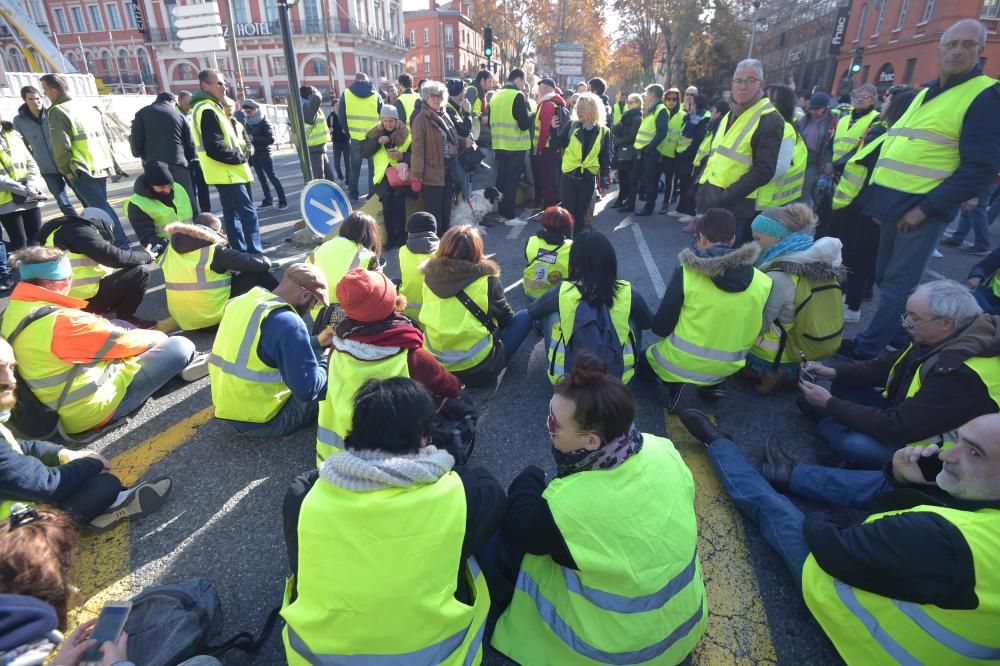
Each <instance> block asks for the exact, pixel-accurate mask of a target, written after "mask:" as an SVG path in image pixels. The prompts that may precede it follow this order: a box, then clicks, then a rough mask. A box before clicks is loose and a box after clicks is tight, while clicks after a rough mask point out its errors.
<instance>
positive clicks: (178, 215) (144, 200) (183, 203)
mask: <svg viewBox="0 0 1000 666" xmlns="http://www.w3.org/2000/svg"><path fill="white" fill-rule="evenodd" d="M173 193H174V205H173V206H168V205H167V204H165V203H163V202H162V201H160V200H158V199H152V198H150V197H144V196H142V195H141V194H133V195H132V196H130V197H129V198H128V199H126V200H125V206H124V213H125V217H126V218H128V213H129V206H135V207H136V208H138V209H139V210H141V211H142V212H144V213H145V214H146V215H149V217H150V219H152V220H153V226H154V228H155V229H156V236H157V238H162V239H163V240H167V239H169V238H170V234H168V233H167V232H166V231H165V229H166V227H167V225H168V224H173V223H174V222H183V223H184V224H191V220H192V219H193V218H194V211H193V210H192V208H191V198H190V197H189V196H188V193H187V190H185V189H184V188H183V187H181V186H180V185H177V184H174V190H173Z"/></svg>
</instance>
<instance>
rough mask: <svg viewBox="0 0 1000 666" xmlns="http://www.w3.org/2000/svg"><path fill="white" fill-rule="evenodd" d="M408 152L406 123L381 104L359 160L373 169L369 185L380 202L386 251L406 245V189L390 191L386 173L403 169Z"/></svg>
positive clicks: (408, 189)
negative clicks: (398, 168) (373, 167)
mask: <svg viewBox="0 0 1000 666" xmlns="http://www.w3.org/2000/svg"><path fill="white" fill-rule="evenodd" d="M409 150H410V131H409V130H408V129H407V128H406V123H404V122H401V121H400V120H399V113H398V112H397V111H396V107H395V106H393V105H391V104H383V105H382V112H381V117H380V119H379V122H378V123H377V124H375V125H374V126H373V127H372V128H371V129H369V130H368V133H367V134H366V135H365V142H364V144H362V146H361V157H363V158H366V159H371V160H372V164H374V165H375V173H374V175H373V177H372V178H373V180H372V182H373V183H374V184H375V194H377V195H378V198H379V200H380V201H381V202H382V220H383V221H384V222H385V234H386V244H385V248H384V249H386V250H390V249H392V248H394V247H399V246H400V245H402V244H403V243H404V242H405V241H406V232H405V231H404V229H405V227H406V194H407V192H409V191H410V188H409V187H408V186H407V187H395V188H394V187H392V184H391V183H390V182H389V177H388V176H387V175H386V170H387V169H388V168H389V167H395V166H396V165H397V164H400V163H401V162H402V163H404V166H406V164H405V161H406V160H407V159H408V153H409Z"/></svg>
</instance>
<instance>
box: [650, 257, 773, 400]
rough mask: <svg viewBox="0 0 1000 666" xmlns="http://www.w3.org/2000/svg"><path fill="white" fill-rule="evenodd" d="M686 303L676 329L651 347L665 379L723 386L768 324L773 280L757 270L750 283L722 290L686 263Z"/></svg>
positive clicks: (652, 361) (652, 362)
mask: <svg viewBox="0 0 1000 666" xmlns="http://www.w3.org/2000/svg"><path fill="white" fill-rule="evenodd" d="M682 270H683V271H684V304H683V305H682V306H681V313H680V317H678V319H677V326H676V327H675V328H674V330H673V332H672V333H671V334H670V335H669V336H667V337H665V338H663V339H662V340H660V341H659V342H657V343H656V344H654V345H650V346H649V347H648V348H647V349H646V360H648V361H649V365H650V366H651V367H652V368H653V371H654V372H655V373H656V376H657V377H659V378H660V379H662V380H663V381H665V382H684V383H688V384H696V385H698V386H711V385H714V384H718V383H719V382H721V381H723V380H724V379H726V378H727V377H729V376H730V375H732V374H734V373H736V372H738V371H739V370H740V369H741V368H742V367H743V366H744V365H745V363H746V356H747V354H748V353H749V352H750V348H751V347H753V344H754V342H755V341H756V340H757V336H758V335H760V331H761V329H762V328H763V326H762V324H763V320H764V305H765V304H766V303H767V297H768V296H769V295H770V293H771V278H770V277H768V276H767V275H766V274H765V273H762V272H760V271H759V270H757V269H756V268H755V269H754V271H753V279H752V280H751V281H750V286H749V287H747V288H746V290H744V291H741V292H728V291H723V290H722V289H719V288H718V287H716V286H715V283H714V282H712V279H711V278H710V277H708V276H706V275H704V274H702V273H699V272H697V271H694V270H691V269H690V268H688V267H686V266H685V267H683V269H682Z"/></svg>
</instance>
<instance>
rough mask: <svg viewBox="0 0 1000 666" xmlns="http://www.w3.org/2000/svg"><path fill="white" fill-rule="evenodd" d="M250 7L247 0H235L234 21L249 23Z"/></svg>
mask: <svg viewBox="0 0 1000 666" xmlns="http://www.w3.org/2000/svg"><path fill="white" fill-rule="evenodd" d="M249 22H250V7H248V6H247V0H233V23H249Z"/></svg>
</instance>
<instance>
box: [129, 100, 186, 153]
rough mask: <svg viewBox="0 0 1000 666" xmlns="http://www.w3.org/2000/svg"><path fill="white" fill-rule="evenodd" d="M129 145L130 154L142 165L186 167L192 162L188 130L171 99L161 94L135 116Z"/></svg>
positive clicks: (184, 120)
mask: <svg viewBox="0 0 1000 666" xmlns="http://www.w3.org/2000/svg"><path fill="white" fill-rule="evenodd" d="M129 144H130V145H131V147H132V154H133V155H135V156H136V157H140V158H142V161H143V162H151V161H157V162H165V163H167V164H173V165H176V166H182V167H186V166H187V165H188V162H190V161H191V160H193V159H194V158H195V152H194V140H193V139H192V138H191V126H190V125H188V122H187V120H186V119H185V118H184V116H182V115H181V113H180V112H179V111H178V110H177V107H176V106H174V102H173V95H171V94H169V93H160V94H159V96H157V98H156V101H155V102H153V103H152V104H150V105H149V106H146V107H143V108H141V109H139V111H137V112H136V114H135V118H133V120H132V133H131V134H130V135H129Z"/></svg>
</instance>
